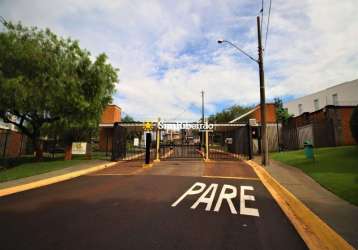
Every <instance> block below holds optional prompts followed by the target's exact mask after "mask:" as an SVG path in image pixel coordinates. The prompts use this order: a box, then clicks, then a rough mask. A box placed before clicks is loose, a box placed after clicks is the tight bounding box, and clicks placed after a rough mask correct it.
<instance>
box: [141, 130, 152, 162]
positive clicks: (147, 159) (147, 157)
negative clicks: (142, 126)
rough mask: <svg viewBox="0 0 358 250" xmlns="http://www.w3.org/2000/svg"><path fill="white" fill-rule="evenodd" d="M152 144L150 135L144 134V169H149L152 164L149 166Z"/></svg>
mask: <svg viewBox="0 0 358 250" xmlns="http://www.w3.org/2000/svg"><path fill="white" fill-rule="evenodd" d="M151 143H152V134H151V133H146V135H145V161H144V165H143V167H144V168H148V167H151V166H152V164H150V145H151Z"/></svg>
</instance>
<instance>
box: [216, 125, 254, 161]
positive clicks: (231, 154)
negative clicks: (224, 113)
mask: <svg viewBox="0 0 358 250" xmlns="http://www.w3.org/2000/svg"><path fill="white" fill-rule="evenodd" d="M251 152H252V138H251V128H250V127H249V126H248V125H245V124H215V125H214V129H213V131H212V132H210V133H209V159H210V160H238V159H242V158H246V157H248V156H249V155H250V153H251Z"/></svg>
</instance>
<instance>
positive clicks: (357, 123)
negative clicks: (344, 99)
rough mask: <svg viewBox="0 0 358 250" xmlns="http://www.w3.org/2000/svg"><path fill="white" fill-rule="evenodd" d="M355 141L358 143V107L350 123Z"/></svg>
mask: <svg viewBox="0 0 358 250" xmlns="http://www.w3.org/2000/svg"><path fill="white" fill-rule="evenodd" d="M349 125H350V127H351V132H352V136H353V138H354V140H355V141H356V142H357V143H358V106H356V107H355V108H354V109H353V112H352V116H351V120H350V121H349Z"/></svg>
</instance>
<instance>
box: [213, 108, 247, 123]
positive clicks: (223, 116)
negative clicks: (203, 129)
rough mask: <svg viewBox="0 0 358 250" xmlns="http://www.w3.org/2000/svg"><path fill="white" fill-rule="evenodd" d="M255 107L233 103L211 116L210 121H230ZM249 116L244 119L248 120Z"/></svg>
mask: <svg viewBox="0 0 358 250" xmlns="http://www.w3.org/2000/svg"><path fill="white" fill-rule="evenodd" d="M252 108H253V107H250V106H249V107H243V106H240V105H233V106H231V107H229V108H227V109H224V110H223V111H221V112H217V113H215V114H213V115H210V116H209V122H211V123H220V122H229V121H231V120H233V119H235V118H237V117H238V116H240V115H242V114H245V113H246V112H248V111H250V110H251V109H252ZM248 118H249V117H247V118H245V119H244V120H243V121H246V120H247V119H248Z"/></svg>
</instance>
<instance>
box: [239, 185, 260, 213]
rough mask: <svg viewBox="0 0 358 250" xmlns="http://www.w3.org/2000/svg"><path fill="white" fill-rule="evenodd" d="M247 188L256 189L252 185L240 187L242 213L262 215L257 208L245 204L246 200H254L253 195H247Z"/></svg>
mask: <svg viewBox="0 0 358 250" xmlns="http://www.w3.org/2000/svg"><path fill="white" fill-rule="evenodd" d="M245 190H254V188H253V187H252V186H241V189H240V214H245V215H251V216H260V215H259V210H258V209H256V208H248V207H246V206H245V201H254V200H255V197H254V196H253V195H246V194H245Z"/></svg>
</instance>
